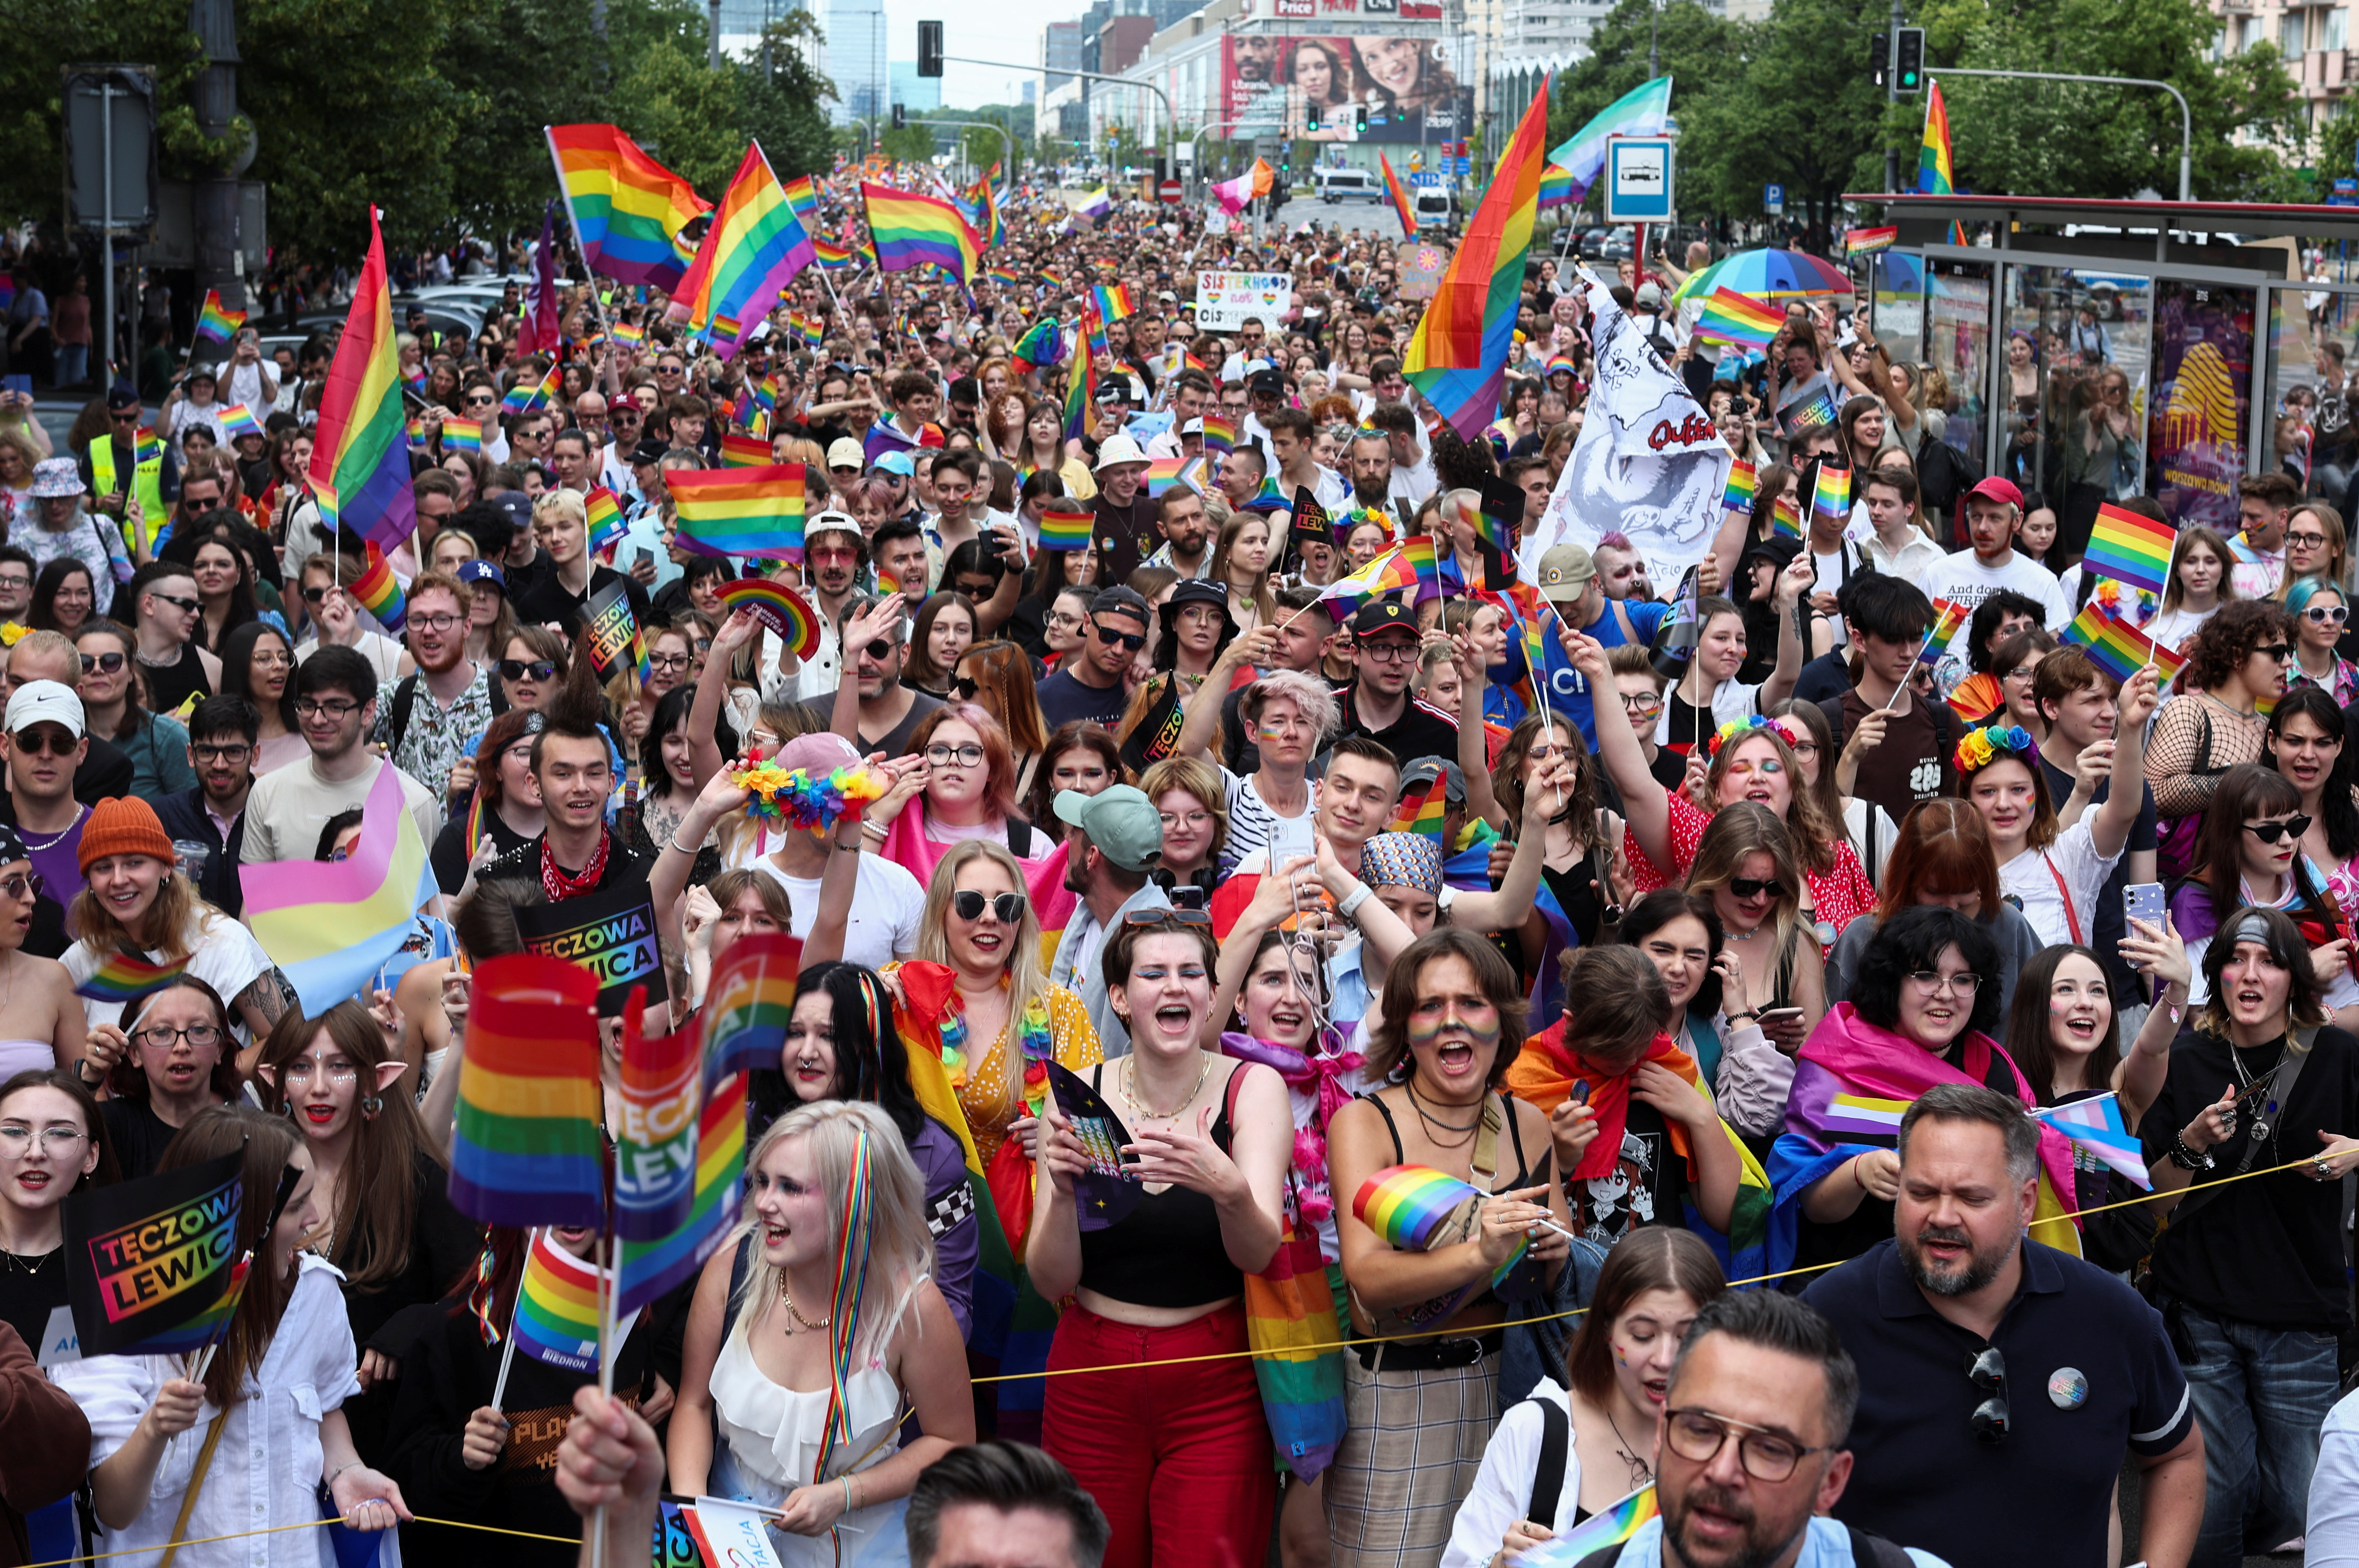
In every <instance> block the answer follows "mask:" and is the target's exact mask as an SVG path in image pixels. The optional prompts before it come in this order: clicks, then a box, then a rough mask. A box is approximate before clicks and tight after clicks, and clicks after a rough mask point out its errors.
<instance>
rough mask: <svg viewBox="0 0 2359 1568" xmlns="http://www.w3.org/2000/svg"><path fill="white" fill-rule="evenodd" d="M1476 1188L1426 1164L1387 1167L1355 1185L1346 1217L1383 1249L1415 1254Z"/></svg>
mask: <svg viewBox="0 0 2359 1568" xmlns="http://www.w3.org/2000/svg"><path fill="white" fill-rule="evenodd" d="M1482 1195H1483V1194H1482V1192H1481V1191H1480V1190H1479V1189H1477V1188H1475V1187H1473V1186H1472V1185H1470V1184H1469V1183H1467V1182H1464V1181H1460V1180H1459V1179H1458V1178H1457V1177H1455V1176H1450V1175H1445V1174H1443V1173H1442V1172H1441V1171H1436V1170H1435V1169H1433V1167H1431V1166H1430V1165H1391V1166H1387V1167H1386V1168H1385V1169H1384V1170H1382V1171H1377V1172H1376V1173H1375V1175H1373V1176H1370V1177H1369V1178H1368V1179H1367V1180H1366V1181H1363V1182H1361V1183H1360V1190H1359V1192H1357V1193H1355V1194H1354V1195H1353V1199H1352V1213H1353V1214H1354V1215H1355V1216H1356V1217H1357V1218H1358V1219H1359V1221H1360V1223H1361V1224H1363V1225H1366V1226H1367V1227H1368V1228H1369V1229H1370V1230H1373V1231H1375V1233H1376V1234H1377V1235H1378V1236H1382V1237H1383V1238H1384V1239H1385V1242H1386V1245H1388V1246H1392V1247H1407V1248H1408V1249H1409V1250H1411V1251H1418V1250H1421V1249H1422V1248H1423V1247H1425V1246H1426V1244H1427V1243H1428V1242H1429V1241H1430V1240H1431V1239H1432V1238H1433V1234H1434V1232H1435V1230H1436V1229H1438V1228H1439V1227H1440V1225H1441V1223H1442V1222H1443V1221H1444V1220H1446V1219H1448V1218H1449V1217H1450V1216H1451V1214H1452V1213H1454V1212H1455V1211H1456V1210H1457V1208H1458V1206H1459V1205H1460V1204H1461V1203H1464V1202H1466V1200H1467V1199H1469V1198H1477V1199H1479V1198H1480V1197H1481V1196H1482Z"/></svg>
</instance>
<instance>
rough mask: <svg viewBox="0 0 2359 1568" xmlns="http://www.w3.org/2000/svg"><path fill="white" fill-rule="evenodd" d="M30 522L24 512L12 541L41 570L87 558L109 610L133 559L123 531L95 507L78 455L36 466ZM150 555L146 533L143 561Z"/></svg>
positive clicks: (102, 606)
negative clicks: (118, 567) (119, 570)
mask: <svg viewBox="0 0 2359 1568" xmlns="http://www.w3.org/2000/svg"><path fill="white" fill-rule="evenodd" d="M30 521H31V526H30V527H27V526H26V525H27V519H26V517H24V516H23V515H22V514H19V515H18V517H17V519H16V525H15V526H14V527H13V528H10V529H9V530H8V542H9V543H10V544H13V545H15V546H16V547H17V548H18V549H20V550H24V551H25V553H26V554H27V555H29V556H31V557H32V558H33V562H34V566H35V570H36V574H37V575H38V569H39V568H40V567H43V566H47V565H48V564H49V562H50V561H56V560H58V559H60V558H61V557H62V558H65V559H67V560H71V561H80V562H82V565H83V566H84V567H85V568H87V569H88V570H89V572H90V581H91V588H92V593H93V594H94V595H95V597H96V601H97V603H96V606H95V607H96V610H97V613H98V614H100V615H107V614H109V613H110V612H111V611H112V610H113V608H114V601H115V599H116V597H117V588H116V585H117V584H118V583H121V582H122V581H123V579H124V578H126V577H128V576H130V575H131V572H132V568H133V564H134V562H133V561H132V557H131V553H130V551H129V550H126V549H125V546H124V542H123V530H122V529H121V528H114V527H113V526H111V524H103V523H101V522H100V521H99V515H98V513H97V512H96V511H95V510H93V509H92V508H91V496H90V484H89V480H88V477H87V476H86V474H84V473H83V471H82V469H80V468H77V467H76V466H75V460H74V459H72V458H71V457H51V458H45V459H43V460H42V461H41V462H39V463H36V464H34V465H33V508H32V517H31V519H30ZM139 559H140V561H146V559H147V541H146V538H145V536H144V534H143V536H142V537H141V540H140V545H139ZM118 562H119V563H120V564H121V566H122V568H123V571H122V573H121V575H120V576H118V575H117V574H116V572H115V566H116V564H117V563H118Z"/></svg>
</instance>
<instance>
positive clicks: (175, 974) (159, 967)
mask: <svg viewBox="0 0 2359 1568" xmlns="http://www.w3.org/2000/svg"><path fill="white" fill-rule="evenodd" d="M188 966H189V961H188V960H187V959H185V958H184V959H182V960H180V961H179V963H178V964H170V963H166V964H150V963H148V962H147V959H145V958H143V957H141V956H140V955H139V954H137V953H122V952H115V953H108V954H107V955H106V962H105V963H103V964H100V965H99V966H98V968H97V969H96V970H94V971H93V972H92V975H91V976H90V978H89V979H87V980H84V981H83V982H82V984H81V985H76V986H75V987H74V995H75V996H87V997H89V998H90V999H91V1000H92V1001H93V1002H118V1003H125V1004H128V1003H131V1002H136V1001H137V1000H138V999H139V998H140V997H142V996H147V994H148V993H149V992H151V991H160V990H162V989H163V988H164V987H165V986H167V985H170V984H171V983H172V982H173V981H175V980H178V979H179V977H180V972H181V971H182V970H184V969H186V968H187V967H188Z"/></svg>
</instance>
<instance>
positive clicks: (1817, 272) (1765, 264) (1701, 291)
mask: <svg viewBox="0 0 2359 1568" xmlns="http://www.w3.org/2000/svg"><path fill="white" fill-rule="evenodd" d="M1713 289H1727V290H1728V291H1729V292H1730V293H1732V294H1743V295H1745V296H1747V297H1749V298H1751V299H1802V298H1804V297H1806V296H1809V295H1812V294H1849V293H1850V292H1851V291H1852V280H1851V278H1850V276H1849V275H1848V274H1846V273H1845V272H1843V270H1842V269H1841V268H1839V267H1836V266H1835V265H1834V264H1833V263H1832V262H1828V261H1821V260H1820V259H1819V258H1818V257H1817V256H1808V255H1805V254H1804V253H1802V252H1801V251H1799V250H1741V251H1738V252H1737V253H1736V254H1735V255H1734V256H1723V257H1721V258H1720V259H1719V260H1718V261H1715V262H1713V263H1712V265H1711V266H1710V267H1705V268H1704V269H1703V270H1702V271H1701V272H1691V273H1690V274H1688V280H1687V281H1686V282H1685V283H1682V284H1680V287H1679V291H1678V292H1677V293H1675V294H1673V295H1672V296H1671V299H1672V302H1673V303H1677V302H1678V301H1680V300H1681V299H1687V298H1688V297H1689V296H1690V295H1700V296H1701V297H1702V298H1704V299H1711V298H1712V290H1713Z"/></svg>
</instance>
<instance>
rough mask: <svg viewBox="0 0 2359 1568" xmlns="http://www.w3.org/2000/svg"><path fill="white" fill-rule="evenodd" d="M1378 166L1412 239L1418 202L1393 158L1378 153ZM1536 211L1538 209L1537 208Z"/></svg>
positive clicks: (1397, 214)
mask: <svg viewBox="0 0 2359 1568" xmlns="http://www.w3.org/2000/svg"><path fill="white" fill-rule="evenodd" d="M1376 167H1377V169H1379V170H1380V171H1381V172H1382V173H1383V175H1384V177H1385V200H1386V201H1389V202H1391V203H1392V209H1393V216H1395V217H1397V218H1398V219H1399V220H1400V226H1401V233H1402V234H1404V235H1406V236H1407V237H1408V238H1410V239H1415V238H1416V237H1417V203H1416V202H1414V201H1410V200H1409V199H1408V190H1407V188H1406V187H1404V186H1403V185H1402V184H1401V182H1400V176H1399V175H1397V174H1395V173H1394V172H1393V160H1392V159H1391V158H1386V156H1385V155H1384V154H1383V153H1378V154H1376ZM1534 211H1538V209H1537V208H1535V209H1534Z"/></svg>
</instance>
